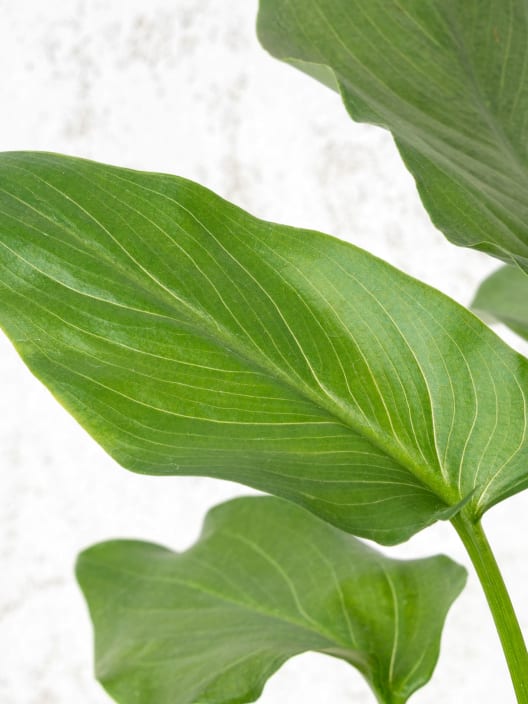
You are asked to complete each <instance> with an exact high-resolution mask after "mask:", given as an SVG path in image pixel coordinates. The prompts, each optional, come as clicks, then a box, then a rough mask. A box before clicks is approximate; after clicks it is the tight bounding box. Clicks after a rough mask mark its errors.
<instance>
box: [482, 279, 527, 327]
mask: <svg viewBox="0 0 528 704" xmlns="http://www.w3.org/2000/svg"><path fill="white" fill-rule="evenodd" d="M471 307H472V309H473V310H475V311H476V312H477V313H484V314H485V315H486V316H488V317H491V318H492V319H493V320H495V321H497V322H500V323H503V324H504V325H507V326H508V327H509V328H510V329H511V330H513V331H514V332H516V333H517V335H520V336H521V337H524V339H525V340H528V275H527V274H525V273H524V271H522V270H521V269H519V268H518V267H515V266H511V265H510V266H503V267H501V268H500V269H498V270H497V271H495V272H494V273H493V274H491V276H488V278H487V279H486V280H485V281H483V282H482V284H481V285H480V288H479V290H478V291H477V294H476V296H475V300H474V301H473V303H472V304H471Z"/></svg>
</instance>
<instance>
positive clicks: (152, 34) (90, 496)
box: [0, 0, 528, 704]
mask: <svg viewBox="0 0 528 704" xmlns="http://www.w3.org/2000/svg"><path fill="white" fill-rule="evenodd" d="M256 5H257V2H256V0H251V1H248V0H231V1H230V2H225V0H224V1H223V2H221V1H220V0H150V2H148V3H146V2H144V1H141V2H140V0H127V2H120V1H119V0H91V1H88V0H68V1H66V0H48V1H47V2H45V3H43V2H39V1H38V0H17V2H13V1H10V0H3V1H2V0H0V17H1V24H0V67H1V80H0V106H1V109H0V149H1V150H11V149H43V150H51V151H58V152H66V153H69V154H75V155H78V156H85V157H89V158H93V159H97V160H100V161H105V162H109V163H114V164H118V165H123V166H130V167H134V168H141V169H146V170H158V171H168V172H173V173H178V174H181V175H183V176H187V177H189V178H192V179H195V180H198V181H200V182H202V183H204V184H205V185H207V186H209V187H210V188H212V189H214V190H216V191H217V192H218V193H220V194H221V195H223V196H225V197H226V198H229V199H231V200H233V201H235V202H236V203H237V204H239V205H241V206H242V207H244V208H246V209H247V210H249V211H251V212H253V213H254V214H256V215H259V216H262V217H265V218H267V219H272V220H277V221H283V222H285V223H288V224H292V225H302V226H307V227H312V228H316V229H320V230H323V231H326V232H330V233H332V234H335V235H338V236H340V237H342V238H345V239H347V240H350V241H351V242H354V243H356V244H358V245H360V246H363V247H365V248H367V249H368V250H370V251H372V252H374V253H376V254H378V255H380V256H382V257H384V258H386V259H388V260H389V261H391V262H392V263H393V264H395V265H397V266H399V267H400V268H402V269H404V270H405V271H407V272H409V273H411V274H413V275H414V276H416V277H418V278H420V279H422V280H424V281H426V282H428V283H430V284H432V285H434V286H436V287H438V288H440V289H442V290H443V291H445V292H446V293H448V294H449V295H451V296H453V297H454V298H456V299H457V300H459V301H461V302H462V303H465V304H467V303H468V302H469V301H470V299H471V296H472V293H473V291H474V290H475V287H476V285H477V283H478V281H479V280H480V279H481V278H482V277H483V276H484V275H486V274H487V273H488V272H490V271H491V270H492V269H494V268H495V267H496V266H497V263H496V262H494V261H493V260H491V259H488V258H486V257H485V256H484V255H480V254H479V253H475V252H470V251H467V250H461V249H457V248H455V247H454V246H452V245H451V244H449V243H447V242H446V241H445V240H444V239H443V237H442V236H441V235H440V234H439V233H438V232H436V231H435V230H434V229H433V227H432V226H431V224H430V222H429V220H428V218H427V215H426V214H425V213H424V211H423V209H422V207H421V205H420V202H419V200H418V197H417V195H416V192H415V188H414V184H413V182H412V179H411V178H410V176H409V175H408V174H407V173H406V172H405V170H404V168H403V166H402V165H401V163H400V159H399V157H398V155H397V153H396V150H395V148H394V145H393V144H392V141H391V138H390V137H389V135H388V134H387V133H385V132H383V131H381V130H378V129H375V128H372V127H368V126H364V125H357V124H354V123H352V122H351V121H350V120H349V119H348V118H347V116H346V114H345V111H344V109H343V108H342V106H341V104H340V101H339V98H338V97H337V96H336V95H333V94H332V93H331V92H330V91H328V90H326V89H325V88H323V87H322V86H320V85H318V84H317V83H315V82H313V81H311V80H310V79H309V78H306V77H304V76H303V75H302V74H300V73H297V72H296V71H294V70H293V69H291V68H289V67H287V66H285V65H282V64H279V63H277V62H275V61H274V60H272V59H271V58H270V57H268V56H267V55H266V54H265V53H264V52H263V51H262V50H261V49H260V47H259V46H258V44H257V41H256V38H255V32H254V23H255V14H256ZM512 342H513V343H514V344H517V345H518V344H519V343H518V342H516V341H514V340H513V339H512ZM0 389H1V392H0V418H1V422H0V458H1V459H0V462H1V483H2V497H3V501H2V508H1V530H0V556H1V572H2V580H1V583H0V651H1V653H0V701H1V702H2V703H3V704H71V703H72V702H76V703H77V702H78V703H79V704H81V703H82V704H104V703H105V702H109V701H110V700H109V699H108V697H107V696H106V694H105V693H104V692H103V691H102V690H101V689H100V688H99V686H98V685H97V684H96V682H95V681H93V679H92V676H91V632H90V626H89V623H88V619H87V614H86V610H85V607H84V604H83V601H82V599H81V597H80V594H79V592H78V589H77V587H76V585H75V582H74V578H73V572H72V569H73V563H74V560H75V556H76V553H77V552H78V551H79V550H80V549H81V548H83V547H84V546H86V545H88V544H90V543H93V542H96V541H99V540H103V539H106V538H110V537H139V538H143V539H147V540H153V541H158V542H162V543H164V544H166V545H169V546H172V547H174V548H177V549H182V548H184V547H186V546H187V545H189V544H190V543H191V542H192V541H193V540H194V539H195V537H196V535H197V533H198V530H199V527H200V523H201V520H202V518H203V515H204V513H205V512H206V510H207V509H208V508H209V507H210V506H212V505H213V504H215V503H218V502H219V501H222V500H224V499H227V498H228V497H231V496H234V495H236V494H241V493H249V492H248V490H247V489H245V488H243V487H239V486H236V485H234V484H229V483H227V482H219V481H213V480H209V479H200V478H172V479H161V478H147V477H140V476H136V475H133V474H131V473H128V472H126V471H124V470H122V469H120V468H119V467H118V466H116V465H115V464H114V463H113V462H112V461H111V460H110V459H109V458H108V457H106V456H105V455H104V453H103V452H102V451H101V450H100V449H99V448H98V447H97V446H96V445H95V444H94V443H93V441H92V440H91V439H90V438H89V437H88V436H87V435H86V434H85V433H84V432H83V431H82V430H81V429H80V428H79V427H77V425H76V424H75V423H74V421H73V420H72V419H71V418H69V417H68V415H67V414H66V413H65V412H64V411H63V410H62V409H61V408H60V407H59V406H58V405H57V403H56V402H55V401H54V400H53V399H52V398H51V396H50V395H49V394H48V392H47V391H46V390H45V389H44V388H43V387H42V386H41V385H40V384H39V383H38V382H36V381H35V380H34V379H33V378H32V377H31V375H30V374H29V372H28V371H27V370H26V369H25V368H24V367H23V365H22V364H21V362H20V361H19V360H18V359H17V357H16V355H15V353H14V352H13V350H12V349H11V347H10V345H9V343H8V342H7V341H6V340H5V339H3V338H1V339H0ZM486 524H487V527H488V530H489V533H490V536H491V540H492V542H493V544H494V546H495V547H496V550H497V553H498V556H499V559H500V560H501V563H502V565H503V567H504V572H505V575H506V578H507V580H508V583H509V585H510V586H511V590H512V595H513V598H514V600H515V602H516V605H517V606H518V608H519V612H520V616H521V619H522V622H523V626H524V628H525V629H526V630H527V631H528V601H527V600H526V594H525V590H524V585H525V584H526V583H527V582H528V561H527V560H526V559H525V558H526V554H527V549H528V496H527V495H520V496H517V497H515V498H514V499H512V500H510V501H509V502H508V503H507V504H502V505H501V506H499V507H497V508H496V509H494V511H492V512H491V513H490V515H489V518H488V520H487V521H486ZM514 536H517V537H514ZM437 551H442V552H446V553H448V554H450V555H451V556H453V557H454V558H455V559H458V560H459V561H461V562H464V563H467V560H466V558H465V556H464V554H463V551H462V549H461V547H460V545H459V543H458V539H457V538H456V536H455V534H454V532H453V531H452V530H451V529H450V527H449V526H448V525H437V526H435V527H433V528H431V529H429V530H428V531H425V532H423V533H421V534H420V535H418V536H416V537H415V538H414V539H413V540H411V541H410V542H409V543H407V544H405V545H403V546H400V547H398V548H396V549H394V550H393V551H392V553H393V554H396V555H406V556H418V555H426V554H430V553H432V552H437ZM261 701H262V702H263V703H264V704H273V703H274V704H278V703H279V702H280V703H281V704H285V703H290V702H305V703H306V704H311V703H315V702H318V703H321V702H325V703H326V702H332V704H346V703H348V704H350V703H351V702H355V703H356V704H361V703H363V702H365V703H366V702H371V701H372V696H371V694H370V692H369V691H368V689H367V687H366V685H365V684H364V683H363V682H362V680H361V678H360V676H359V675H357V673H355V672H354V671H353V670H351V669H349V668H347V667H346V666H345V665H344V664H343V663H341V662H338V661H337V660H332V659H330V658H324V657H323V656H317V655H305V656H301V657H299V658H296V659H295V660H293V661H291V662H290V663H289V664H288V665H286V666H285V667H284V668H283V669H282V670H281V671H280V672H279V673H278V674H277V675H276V676H275V677H274V678H273V679H272V680H271V681H270V683H269V684H268V686H267V687H266V690H265V693H264V695H263V697H262V699H261ZM413 701H414V702H415V704H432V703H433V702H435V703H437V704H438V703H439V702H469V703H471V702H479V703H480V704H483V703H484V702H501V703H503V704H507V702H513V693H512V692H511V689H510V685H509V683H508V678H507V673H506V668H505V666H504V665H503V661H502V656H501V653H500V650H499V647H498V644H497V639H496V636H495V633H494V631H493V626H492V623H491V618H490V616H489V615H488V613H487V611H486V607H485V604H484V600H483V597H482V595H481V593H480V590H479V587H478V585H477V584H476V580H475V579H474V578H473V576H472V577H471V578H470V582H469V586H468V588H467V590H466V591H465V592H464V594H463V596H462V597H461V598H460V600H459V601H458V602H457V604H456V605H455V607H454V608H453V610H452V613H451V615H450V617H449V620H448V623H447V628H446V632H445V637H444V641H443V648H442V656H441V660H440V664H439V666H438V669H437V672H436V675H435V677H434V679H433V682H432V684H430V685H429V687H427V688H425V689H424V690H422V691H421V692H420V693H418V694H417V695H415V697H414V699H413ZM152 704H155V702H153V703H152ZM175 704H176V703H175Z"/></svg>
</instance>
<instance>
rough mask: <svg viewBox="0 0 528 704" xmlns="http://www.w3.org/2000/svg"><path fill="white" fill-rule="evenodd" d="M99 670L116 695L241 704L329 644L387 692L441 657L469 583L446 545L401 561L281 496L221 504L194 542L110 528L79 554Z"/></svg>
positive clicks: (129, 699) (393, 697)
mask: <svg viewBox="0 0 528 704" xmlns="http://www.w3.org/2000/svg"><path fill="white" fill-rule="evenodd" d="M77 575H78V579H79V583H80V585H81V588H82V590H83V592H84V595H85V597H86V599H87V602H88V605H89V609H90V613H91V617H92V620H93V623H94V627H95V651H96V673H97V677H98V679H99V681H100V682H101V683H102V685H103V686H104V687H105V689H106V690H107V691H108V693H109V694H110V695H111V696H112V697H113V698H114V699H115V700H116V701H117V702H119V703H120V704H153V703H154V702H155V704H176V703H177V704H197V703H198V702H200V704H202V703H205V702H206V703H207V704H243V703H244V702H251V701H255V699H257V698H258V697H259V695H260V693H261V691H262V688H263V686H264V684H265V682H266V680H267V679H268V678H269V677H270V676H271V675H272V674H273V673H274V672H275V671H276V670H277V669H278V668H279V667H280V666H281V665H282V664H283V663H284V662H285V661H286V660H288V659H289V658H290V657H292V656H294V655H297V654H299V653H302V652H305V651H307V650H313V651H318V652H322V653H327V654H329V655H332V656H335V657H339V658H341V659H343V660H345V661H347V662H349V663H350V664H352V665H354V666H355V667H356V668H358V670H360V671H361V672H362V674H363V675H364V676H365V678H366V679H367V681H368V682H369V683H370V685H371V687H372V689H373V690H374V692H375V693H376V696H377V697H378V700H379V701H380V702H382V703H387V704H388V703H390V704H398V703H403V702H406V701H407V699H408V698H409V696H410V695H411V694H412V693H413V692H414V691H415V690H416V689H417V688H419V687H420V686H422V685H423V684H425V683H426V682H427V681H428V680H429V678H430V676H431V674H432V671H433V669H434V666H435V663H436V660H437V657H438V651H439V641H440V635H441V631H442V626H443V623H444V620H445V617H446V614H447V611H448V609H449V607H450V605H451V604H452V602H453V600H454V599H455V598H456V597H457V596H458V594H459V593H460V591H461V589H462V587H463V585H464V582H465V570H464V569H463V568H462V567H460V566H458V565H457V564H455V563H454V562H452V561H451V560H450V559H449V558H447V557H443V556H437V557H433V558H429V559H425V560H415V561H410V562H409V561H406V562H404V561H400V560H392V559H389V558H386V557H384V556H383V555H381V554H380V553H378V552H376V551H374V550H372V549H371V548H369V547H368V546H366V545H365V544H364V543H362V542H360V541H359V540H357V539H356V538H353V537H352V536H350V535H348V534H347V533H344V532H342V531H340V530H339V529H337V528H334V527H333V526H330V525H328V524H326V523H324V522H322V521H321V520H320V519H318V518H315V517H314V516H313V515H312V514H310V513H309V512H307V511H306V510H305V509H302V508H300V507H298V506H295V505H292V504H289V503H287V502H286V501H283V500H282V499H276V498H270V497H253V498H244V499H236V500H234V501H230V502H228V503H226V504H223V505H221V506H219V507H216V508H214V509H213V510H212V511H211V512H210V513H209V515H208V516H207V518H206V521H205V525H204V529H203V532H202V535H201V538H200V539H199V540H198V542H197V543H196V544H195V545H194V546H193V547H191V548H190V549H189V550H188V551H187V552H184V553H181V554H176V553H173V552H171V551H170V550H167V549H165V548H163V547H160V546H157V545H153V544H149V543H142V542H136V541H122V540H119V541H111V542H107V543H102V544H100V545H96V546H94V547H92V548H89V549H88V550H86V551H85V552H84V553H82V554H81V555H80V557H79V561H78V566H77Z"/></svg>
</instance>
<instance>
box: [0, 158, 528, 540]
mask: <svg viewBox="0 0 528 704" xmlns="http://www.w3.org/2000/svg"><path fill="white" fill-rule="evenodd" d="M0 324H1V326H2V327H3V329H4V330H5V331H6V333H7V334H8V336H9V337H10V338H11V340H12V341H13V343H14V344H15V345H16V347H17V349H18V351H19V352H20V354H21V356H22V357H23V359H24V360H25V362H26V363H27V364H28V366H29V367H30V369H32V371H33V372H34V373H35V374H36V375H37V376H38V377H39V378H40V379H41V380H42V381H43V382H44V383H45V384H46V385H47V386H48V387H49V388H50V389H51V390H52V392H53V393H54V394H55V396H56V397H57V398H58V399H59V400H60V401H61V403H63V405H64V406H65V407H66V408H67V409H69V410H70V412H71V413H72V414H73V415H74V416H75V417H76V418H77V419H78V420H79V422H80V423H81V424H82V425H83V426H84V427H85V428H86V429H87V430H88V431H89V432H90V433H91V435H92V436H93V437H94V438H95V439H96V440H97V441H98V442H99V443H100V444H101V445H102V446H103V447H104V448H105V449H106V450H107V451H108V452H109V453H110V454H111V455H112V456H113V457H114V458H115V459H116V460H117V461H118V462H119V463H120V464H122V465H123V466H124V467H127V468H128V469H131V470H133V471H136V472H143V473H148V474H167V475H168V474H187V475H188V474H198V475H206V476H213V477H220V478H224V479H230V480H234V481H238V482H241V483H245V484H247V485H250V486H253V487H256V488H258V489H261V490H263V491H267V492H269V493H273V494H276V495H279V496H282V497H284V498H288V499H290V500H293V501H296V502H298V503H300V504H302V505H303V506H305V507H306V508H308V509H310V510H312V511H313V512H315V513H317V514H318V515H319V516H321V517H322V518H324V519H326V520H328V521H330V522H332V523H334V524H335V525H337V526H339V527H341V528H343V529H345V530H347V531H350V532H352V533H354V534H356V535H361V536H365V537H369V538H373V539H375V540H378V541H380V542H386V543H391V542H397V541H401V540H404V539H405V538H407V537H409V535H411V534H412V533H414V532H416V531H417V530H420V529H421V528H423V527H424V526H426V525H428V524H430V523H431V522H433V521H434V520H436V519H438V518H446V517H448V516H449V515H450V514H452V513H453V512H454V511H457V510H458V506H459V503H460V502H461V501H464V500H468V501H469V503H467V505H466V509H465V510H466V511H467V512H468V516H469V517H472V518H476V517H478V516H480V515H481V514H482V513H483V512H484V511H485V510H486V509H487V508H488V507H489V506H491V505H492V504H494V503H496V502H497V501H499V500H501V499H502V498H505V497H506V496H508V495H510V494H512V493H514V492H516V491H519V490H521V489H522V488H524V487H526V486H527V485H528V443H527V441H526V390H527V389H528V362H527V361H526V360H525V359H524V358H522V357H521V356H520V355H518V354H516V353H515V352H514V351H512V350H511V349H510V348H509V347H507V346H506V345H505V344H504V343H502V342H501V341H500V340H499V339H498V338H497V337H496V335H495V334H494V333H492V332H491V331H490V330H488V329H487V327H486V326H485V325H483V324H482V323H481V322H480V321H479V320H478V319H477V318H476V317H475V316H473V315H472V314H471V313H469V312H468V311H466V310H465V309H463V308H462V307H460V306H458V305H457V304H456V303H454V302H453V301H452V300H450V299H449V298H447V297H446V296H443V295H442V294H440V293H439V292H437V291H435V290H433V289H431V288H429V287H427V286H425V285H423V284H421V283H420V282H418V281H415V280H414V279H411V278H410V277H408V276H406V275H404V274H402V273H401V272H398V271H397V270H395V269H394V268H392V267H391V266H389V265H387V264H386V263H384V262H382V261H380V260H378V259H376V258H375V257H373V256H372V255H370V254H368V253H366V252H364V251H361V250H359V249H357V248H355V247H353V246H351V245H349V244H346V243H345V242H341V241H339V240H337V239H334V238H331V237H328V236H326V235H322V234H319V233H316V232H310V231H303V230H297V229H293V228H289V227H284V226H280V225H274V224H270V223H267V222H263V221H261V220H258V219H256V218H254V217H252V216H250V215H248V214H247V213H245V212H244V211H242V210H240V209H239V208H236V207H235V206H233V205H231V204H229V203H227V202H225V201H224V200H222V199H221V198H219V197H218V196H216V195H214V194H213V193H211V192H210V191H208V190H206V189H204V188H202V187H200V186H198V185H196V184H194V183H191V182H189V181H186V180H183V179H180V178H176V177H173V176H163V175H158V174H145V173H140V172H133V171H129V170H125V169H118V168H114V167H109V166H104V165H100V164H95V163H92V162H87V161H82V160H78V159H71V158H67V157H60V156H54V155H47V154H38V153H36V154H31V153H28V154H24V153H22V154H16V153H12V154H4V155H2V156H1V157H0ZM504 418H507V419H508V422H507V423H505V422H504Z"/></svg>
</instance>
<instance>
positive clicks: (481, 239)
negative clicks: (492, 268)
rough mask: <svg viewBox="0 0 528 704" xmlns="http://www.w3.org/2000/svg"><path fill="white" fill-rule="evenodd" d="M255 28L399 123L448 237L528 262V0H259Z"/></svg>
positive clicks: (368, 109) (280, 54)
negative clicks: (258, 11)
mask: <svg viewBox="0 0 528 704" xmlns="http://www.w3.org/2000/svg"><path fill="white" fill-rule="evenodd" d="M258 31H259V37H260V40H261V41H262V43H263V45H264V46H265V48H266V49H268V50H269V51H270V52H271V53H272V54H273V55H274V56H276V57H277V58H280V59H284V60H286V61H289V62H290V63H293V64H294V65H297V66H298V67H299V68H301V69H304V70H305V71H307V72H308V73H311V74H312V75H316V77H318V78H319V79H320V80H322V81H323V82H325V83H326V84H328V85H331V86H332V85H334V86H337V87H338V88H339V90H340V91H341V94H342V96H343V100H344V102H345V105H346V107H347V109H348V111H349V113H350V115H351V116H352V117H353V118H354V119H355V120H358V121H361V122H371V123H373V124H377V125H381V126H384V127H387V128H388V129H389V130H391V131H392V133H393V135H394V137H395V138H396V143H397V145H398V147H399V149H400V152H401V154H402V156H403V159H404V161H405V163H406V164H407V166H408V167H409V169H410V170H411V172H412V173H413V175H414V177H415V179H416V182H417V185H418V190H419V192H420V194H421V197H422V199H423V202H424V204H425V206H426V208H427V210H428V211H429V214H430V215H431V217H432V220H433V222H434V223H435V224H436V225H437V226H438V227H439V228H440V229H441V230H443V231H444V233H445V235H446V236H447V237H448V238H449V239H450V240H452V241H453V242H455V243H457V244H461V245H466V246H471V247H477V248H478V249H481V250H483V251H485V252H489V253H491V254H494V255H495V256H498V257H500V258H502V259H510V258H511V259H515V260H517V262H518V264H520V265H521V266H522V267H524V268H525V269H528V158H527V157H528V119H527V114H528V41H527V37H528V3H527V2H526V0H289V2H283V0H260V14H259V22H258Z"/></svg>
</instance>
